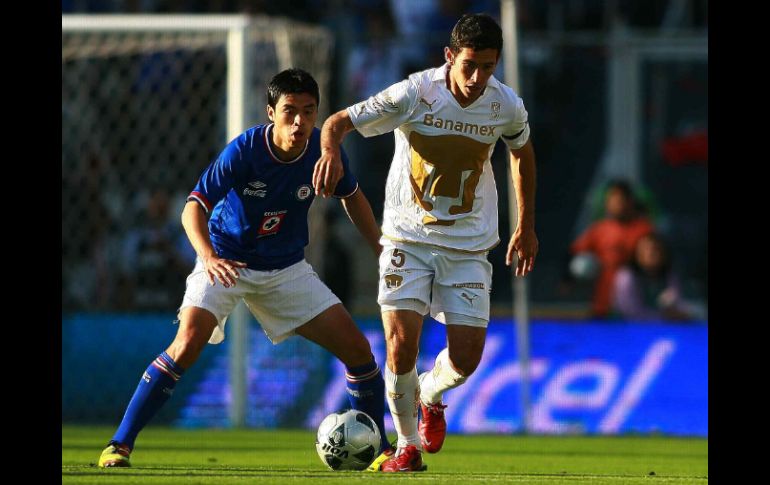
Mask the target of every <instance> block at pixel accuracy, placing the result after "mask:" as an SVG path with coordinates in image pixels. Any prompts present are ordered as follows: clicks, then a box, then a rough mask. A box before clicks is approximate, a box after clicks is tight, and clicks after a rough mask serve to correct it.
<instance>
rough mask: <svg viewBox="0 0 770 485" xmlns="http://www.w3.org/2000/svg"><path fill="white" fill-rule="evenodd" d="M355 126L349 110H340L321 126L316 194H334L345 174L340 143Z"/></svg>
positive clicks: (316, 172) (314, 183) (315, 173)
mask: <svg viewBox="0 0 770 485" xmlns="http://www.w3.org/2000/svg"><path fill="white" fill-rule="evenodd" d="M354 129H355V127H354V126H353V122H352V121H350V116H349V115H348V112H347V110H344V109H343V110H342V111H338V112H337V113H334V114H333V115H331V116H330V117H329V118H327V120H326V121H325V122H324V124H323V127H322V128H321V158H319V159H318V161H317V162H316V164H315V169H314V170H313V187H315V194H316V195H322V196H324V197H329V196H331V195H332V194H334V190H335V189H336V188H337V182H339V181H340V179H341V178H342V176H343V175H344V169H343V168H342V155H341V154H340V145H342V140H343V138H345V135H346V134H348V133H349V132H351V131H353V130H354Z"/></svg>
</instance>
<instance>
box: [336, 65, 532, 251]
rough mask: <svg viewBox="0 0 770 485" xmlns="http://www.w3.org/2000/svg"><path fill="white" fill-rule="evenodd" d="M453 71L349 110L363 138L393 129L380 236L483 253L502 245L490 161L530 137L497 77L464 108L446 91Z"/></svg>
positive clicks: (416, 80)
mask: <svg viewBox="0 0 770 485" xmlns="http://www.w3.org/2000/svg"><path fill="white" fill-rule="evenodd" d="M446 75H447V65H446V64H445V65H444V66H442V67H438V68H433V69H428V70H425V71H421V72H417V73H414V74H411V75H410V76H409V78H408V79H405V80H403V81H401V82H399V83H396V84H394V85H392V86H390V87H388V88H387V89H385V90H384V91H382V92H380V93H378V94H376V95H374V96H372V97H370V98H369V99H367V100H366V101H362V102H360V103H358V104H355V105H353V106H351V107H349V108H348V109H347V111H348V114H349V115H350V119H351V121H352V122H353V125H354V126H355V128H356V129H357V130H358V131H359V133H361V134H362V135H363V136H365V137H370V136H375V135H381V134H383V133H387V132H389V131H393V132H394V135H395V139H396V147H395V153H394V155H393V163H392V164H391V166H390V172H389V173H388V181H387V185H386V187H385V210H384V214H383V224H382V233H383V235H384V236H385V237H386V238H388V239H391V240H394V241H411V242H416V243H423V244H432V245H435V246H441V247H445V248H450V249H457V250H462V251H472V252H483V251H488V250H490V249H492V248H493V247H495V246H496V245H497V244H498V243H499V242H500V237H499V235H498V232H497V218H498V216H497V188H496V187H495V179H494V175H493V174H492V164H491V163H490V157H491V156H492V152H493V150H494V148H495V143H496V142H497V140H498V139H499V138H500V137H502V139H503V141H504V142H505V143H506V144H507V145H508V147H509V148H511V149H516V148H521V147H522V146H523V145H524V144H525V143H526V141H527V140H528V139H529V125H528V124H527V111H526V109H524V102H523V101H522V100H521V98H519V97H518V96H517V95H516V93H515V92H514V91H513V90H512V89H511V88H509V87H508V86H506V85H504V84H502V83H501V82H499V81H498V80H497V79H495V77H494V76H492V77H490V78H489V81H488V83H487V87H486V89H485V90H484V93H483V94H482V95H481V96H479V98H478V99H477V100H476V101H474V102H473V103H472V104H471V105H469V106H468V107H466V108H462V107H461V106H460V104H459V103H458V102H457V100H456V99H455V98H454V96H453V95H452V93H451V91H449V89H448V88H447V85H446Z"/></svg>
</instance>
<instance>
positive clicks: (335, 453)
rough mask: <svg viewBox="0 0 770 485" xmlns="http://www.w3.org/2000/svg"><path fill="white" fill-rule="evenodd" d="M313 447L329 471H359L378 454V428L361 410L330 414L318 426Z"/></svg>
mask: <svg viewBox="0 0 770 485" xmlns="http://www.w3.org/2000/svg"><path fill="white" fill-rule="evenodd" d="M315 448H316V451H318V456H320V457H321V461H322V462H323V463H324V465H326V466H328V467H329V468H330V469H332V470H363V469H364V468H366V467H368V466H369V464H371V463H372V461H374V458H375V457H376V456H377V455H378V454H379V453H380V430H379V429H378V428H377V425H376V424H375V423H374V420H373V419H372V418H370V417H369V415H368V414H366V413H364V412H361V411H356V410H355V409H349V410H347V411H342V412H339V413H332V414H330V415H328V416H326V417H325V418H324V420H323V421H321V425H320V426H318V435H317V440H316V444H315Z"/></svg>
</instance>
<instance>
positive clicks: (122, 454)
mask: <svg viewBox="0 0 770 485" xmlns="http://www.w3.org/2000/svg"><path fill="white" fill-rule="evenodd" d="M130 455H131V449H130V448H129V447H128V446H126V445H121V444H120V443H118V442H115V441H110V444H108V445H107V448H105V449H104V451H102V456H100V457H99V466H100V467H102V468H111V467H118V466H120V467H128V466H131V461H130V460H129V456H130Z"/></svg>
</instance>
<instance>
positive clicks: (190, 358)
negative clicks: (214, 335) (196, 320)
mask: <svg viewBox="0 0 770 485" xmlns="http://www.w3.org/2000/svg"><path fill="white" fill-rule="evenodd" d="M212 330H213V329H212ZM210 337H211V331H207V330H206V329H204V328H203V327H202V326H199V325H194V324H187V325H181V326H180V327H179V331H178V332H177V334H176V337H175V338H174V342H172V344H171V347H170V349H169V355H170V356H171V358H172V359H174V361H175V362H176V363H177V364H179V365H181V366H182V367H184V368H187V367H189V366H190V365H192V364H193V363H194V362H195V361H196V360H197V359H198V356H199V355H200V354H201V352H202V351H203V348H204V347H205V346H206V343H207V342H208V340H209V338H210Z"/></svg>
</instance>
